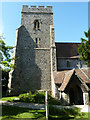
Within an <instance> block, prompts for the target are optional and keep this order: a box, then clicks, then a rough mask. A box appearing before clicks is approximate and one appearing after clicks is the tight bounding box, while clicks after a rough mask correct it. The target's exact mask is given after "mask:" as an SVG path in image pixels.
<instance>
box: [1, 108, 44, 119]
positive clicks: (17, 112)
mask: <svg viewBox="0 0 90 120" xmlns="http://www.w3.org/2000/svg"><path fill="white" fill-rule="evenodd" d="M0 118H2V120H4V119H6V120H7V119H11V120H12V119H14V118H32V119H38V118H39V119H41V120H44V119H45V110H32V109H28V108H19V107H11V106H2V117H0Z"/></svg>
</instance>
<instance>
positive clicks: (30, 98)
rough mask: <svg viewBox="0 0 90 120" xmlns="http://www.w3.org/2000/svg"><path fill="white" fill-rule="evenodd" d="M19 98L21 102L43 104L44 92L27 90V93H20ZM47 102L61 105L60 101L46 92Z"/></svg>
mask: <svg viewBox="0 0 90 120" xmlns="http://www.w3.org/2000/svg"><path fill="white" fill-rule="evenodd" d="M19 98H20V101H21V102H29V103H41V104H45V93H44V92H36V93H34V94H32V93H31V91H29V93H25V94H20V95H19ZM48 104H53V105H61V103H60V101H58V100H56V99H54V98H53V97H52V96H50V95H49V94H48Z"/></svg>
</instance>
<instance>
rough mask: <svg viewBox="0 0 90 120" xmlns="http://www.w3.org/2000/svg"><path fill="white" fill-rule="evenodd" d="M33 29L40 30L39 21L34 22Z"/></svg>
mask: <svg viewBox="0 0 90 120" xmlns="http://www.w3.org/2000/svg"><path fill="white" fill-rule="evenodd" d="M34 29H38V30H39V29H40V21H39V20H34Z"/></svg>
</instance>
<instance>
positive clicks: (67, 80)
mask: <svg viewBox="0 0 90 120" xmlns="http://www.w3.org/2000/svg"><path fill="white" fill-rule="evenodd" d="M73 73H74V70H70V71H68V72H66V73H65V77H64V80H63V83H62V85H61V87H60V89H59V90H60V91H64V89H65V88H66V86H67V84H68V82H69V80H70V79H71V76H72V75H73Z"/></svg>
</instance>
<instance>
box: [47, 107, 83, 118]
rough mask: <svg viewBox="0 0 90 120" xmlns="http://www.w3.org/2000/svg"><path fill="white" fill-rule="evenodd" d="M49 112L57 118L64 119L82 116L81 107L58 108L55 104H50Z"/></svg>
mask: <svg viewBox="0 0 90 120" xmlns="http://www.w3.org/2000/svg"><path fill="white" fill-rule="evenodd" d="M49 114H50V117H51V115H52V116H56V117H57V118H63V119H68V118H75V117H77V116H79V117H80V116H81V117H82V113H81V112H80V109H79V108H76V107H75V108H61V109H60V108H57V107H55V106H51V105H50V106H49Z"/></svg>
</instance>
